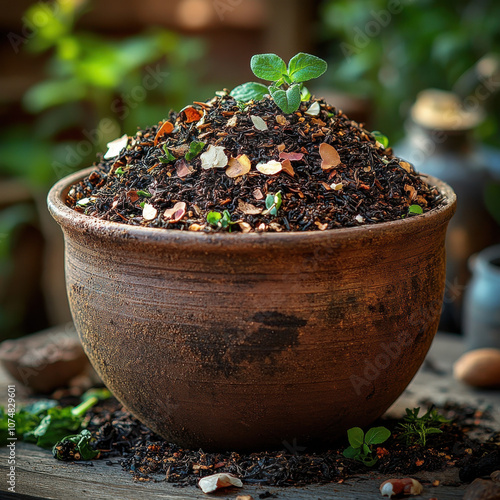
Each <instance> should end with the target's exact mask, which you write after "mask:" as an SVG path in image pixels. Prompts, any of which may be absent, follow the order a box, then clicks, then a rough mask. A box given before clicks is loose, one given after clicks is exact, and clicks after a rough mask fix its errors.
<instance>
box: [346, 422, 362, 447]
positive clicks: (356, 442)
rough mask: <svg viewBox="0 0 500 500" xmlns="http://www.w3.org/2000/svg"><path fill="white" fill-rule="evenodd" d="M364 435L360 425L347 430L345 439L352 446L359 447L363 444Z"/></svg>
mask: <svg viewBox="0 0 500 500" xmlns="http://www.w3.org/2000/svg"><path fill="white" fill-rule="evenodd" d="M364 437H365V433H364V432H363V429H361V428H360V427H351V428H350V429H349V430H348V431H347V439H348V440H349V444H350V445H351V446H352V447H353V448H361V446H363V442H364Z"/></svg>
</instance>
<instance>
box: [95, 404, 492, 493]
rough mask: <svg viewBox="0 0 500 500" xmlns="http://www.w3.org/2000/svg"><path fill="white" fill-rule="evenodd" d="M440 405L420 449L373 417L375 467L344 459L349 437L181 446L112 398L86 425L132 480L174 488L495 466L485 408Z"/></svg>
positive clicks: (465, 471)
mask: <svg viewBox="0 0 500 500" xmlns="http://www.w3.org/2000/svg"><path fill="white" fill-rule="evenodd" d="M438 410H439V412H440V414H441V415H443V416H444V417H446V418H447V419H449V420H450V423H448V424H444V425H443V426H442V427H441V429H442V431H443V432H442V434H433V435H431V436H429V437H428V441H427V445H426V446H425V447H422V446H420V445H418V444H413V445H409V446H408V445H407V444H406V443H405V442H404V441H403V440H402V439H401V436H400V432H399V430H398V426H397V421H395V420H388V419H385V420H383V419H382V420H381V421H380V422H377V425H385V426H386V427H388V428H389V429H390V430H391V432H392V437H391V438H390V439H389V440H388V441H386V442H385V443H383V444H382V445H380V446H379V447H378V448H377V450H376V454H377V456H378V458H379V460H378V462H377V463H376V465H375V466H374V467H372V468H368V467H365V466H364V465H363V464H361V463H360V462H357V461H355V460H351V459H347V458H344V456H343V455H342V452H343V450H344V448H345V447H347V442H339V447H338V448H337V449H331V450H323V451H316V452H315V451H313V450H307V449H306V450H304V451H303V452H294V450H293V449H292V448H290V447H288V448H289V449H285V450H282V451H275V452H262V453H251V454H238V453H235V452H230V451H228V452H227V453H204V452H203V451H202V450H187V449H183V448H180V447H178V446H176V445H174V444H171V443H168V442H166V441H165V440H163V439H162V438H161V437H159V436H157V435H155V434H154V433H153V432H151V431H150V430H149V429H148V428H147V427H146V426H144V425H143V424H141V423H140V422H139V421H138V420H137V419H135V418H134V417H133V416H132V415H131V414H130V413H128V412H126V411H125V410H124V409H123V408H122V407H121V406H120V405H119V403H117V402H116V401H115V400H111V401H107V402H104V403H103V404H102V406H100V407H96V408H94V409H93V410H92V412H91V413H90V423H89V427H88V429H89V430H90V431H91V432H92V434H93V435H94V436H95V437H96V441H95V443H94V447H95V448H96V449H100V450H102V454H101V457H102V459H104V460H107V463H108V464H109V465H111V464H113V463H116V462H113V458H114V457H120V458H119V459H118V461H119V463H120V464H121V466H122V467H123V469H124V470H125V471H128V472H130V474H131V475H132V477H133V479H134V480H136V481H167V482H169V483H173V484H174V485H177V486H187V485H195V484H196V483H197V482H198V480H199V479H200V478H201V477H203V476H207V475H210V474H213V473H216V472H230V473H233V474H235V475H237V476H238V477H240V478H241V480H242V481H243V482H244V483H247V484H262V485H265V486H266V485H268V486H301V485H307V484H314V483H326V482H343V481H344V480H345V479H346V478H348V477H352V476H354V475H356V474H360V473H366V472H368V471H370V470H375V471H378V472H380V473H384V474H395V475H398V476H399V477H401V476H402V477H404V476H408V475H413V474H415V473H417V472H420V471H439V470H443V469H446V468H449V467H460V475H461V478H462V477H463V479H462V480H463V481H464V482H470V481H472V480H473V479H474V478H475V477H480V476H482V475H485V474H489V473H490V472H491V470H490V469H493V470H497V469H498V468H500V464H499V462H498V439H499V435H498V433H497V434H495V433H493V431H492V430H491V429H489V428H488V421H489V418H490V417H489V415H488V411H487V410H478V409H476V408H472V407H469V406H467V405H459V404H455V403H447V404H446V405H444V406H443V407H441V408H438ZM471 431H476V432H478V431H480V433H481V434H482V437H481V438H478V437H476V438H471V437H470V436H469V435H468V434H469V433H471ZM488 471H489V472H488ZM443 484H444V483H443Z"/></svg>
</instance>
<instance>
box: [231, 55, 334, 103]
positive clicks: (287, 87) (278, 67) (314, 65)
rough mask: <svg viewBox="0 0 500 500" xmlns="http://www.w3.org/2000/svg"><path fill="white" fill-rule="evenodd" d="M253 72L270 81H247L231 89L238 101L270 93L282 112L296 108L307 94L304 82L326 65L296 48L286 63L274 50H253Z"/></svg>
mask: <svg viewBox="0 0 500 500" xmlns="http://www.w3.org/2000/svg"><path fill="white" fill-rule="evenodd" d="M250 67H251V68H252V71H253V73H254V75H255V76H257V77H258V78H262V80H266V81H269V82H272V83H271V85H269V86H268V87H266V86H265V85H263V84H261V83H255V82H248V83H244V84H242V85H239V86H238V87H236V88H234V89H233V90H232V91H231V95H232V96H233V97H234V98H235V99H236V100H238V101H243V102H246V101H250V100H260V99H262V98H263V97H264V96H265V95H266V94H270V95H271V97H272V98H273V100H274V102H275V103H276V105H277V106H278V107H279V108H280V109H281V110H282V111H283V112H284V113H293V112H294V111H297V109H299V106H300V102H301V100H307V99H309V98H310V93H309V92H308V90H307V89H306V88H305V87H304V85H303V83H304V82H307V81H308V80H312V79H314V78H318V77H319V76H321V75H322V74H323V73H324V72H325V71H326V69H327V64H326V62H325V61H324V60H323V59H320V58H319V57H316V56H313V55H311V54H306V53H304V52H299V53H298V54H297V55H295V56H294V57H292V58H291V59H290V61H289V62H288V66H287V65H286V63H285V61H283V59H281V57H279V56H277V55H276V54H256V55H254V56H253V57H252V59H251V61H250Z"/></svg>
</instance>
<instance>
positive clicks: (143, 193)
mask: <svg viewBox="0 0 500 500" xmlns="http://www.w3.org/2000/svg"><path fill="white" fill-rule="evenodd" d="M137 195H138V196H144V197H146V198H151V196H153V195H152V194H151V193H149V192H148V191H142V190H141V189H139V191H137Z"/></svg>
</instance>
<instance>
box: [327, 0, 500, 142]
mask: <svg viewBox="0 0 500 500" xmlns="http://www.w3.org/2000/svg"><path fill="white" fill-rule="evenodd" d="M318 19H320V22H321V26H320V32H321V35H320V36H321V38H322V40H323V43H324V46H325V47H326V50H327V51H328V59H327V60H328V61H330V60H332V61H335V71H334V72H329V73H328V76H327V78H328V84H329V85H331V86H334V87H335V88H337V89H340V90H344V91H346V92H348V93H350V94H355V95H359V96H362V97H368V98H370V99H371V100H373V102H374V107H375V115H376V116H375V118H374V119H373V120H374V122H376V123H378V124H380V127H383V130H386V131H387V132H388V133H389V136H390V137H391V140H392V141H393V142H394V143H395V142H396V141H397V140H399V139H400V138H401V137H402V135H403V134H404V128H403V127H402V123H401V119H400V120H398V119H397V117H398V116H400V109H401V107H402V105H403V106H404V108H405V109H407V107H408V105H409V104H410V103H411V102H412V101H414V99H415V97H416V95H417V94H418V92H419V91H421V90H423V89H426V88H441V89H444V90H451V89H453V88H454V86H455V84H456V82H457V80H458V79H459V77H460V76H461V75H462V74H463V73H464V72H465V71H467V70H468V69H469V68H471V67H472V66H473V65H474V64H475V63H476V62H477V61H478V60H479V59H480V58H481V57H483V56H484V55H485V54H486V53H488V52H493V53H497V54H498V53H499V52H500V30H498V22H497V20H498V19H500V2H494V1H487V2H485V3H484V4H481V5H479V4H477V5H475V6H474V8H473V7H472V4H471V3H470V1H469V0H456V1H454V2H453V5H452V6H451V5H450V4H448V3H446V2H441V1H439V0H421V1H419V2H410V1H408V2H387V1H386V0H359V1H357V2H352V1H351V0H323V1H322V2H321V7H320V13H319V17H318ZM483 91H484V90H483ZM473 99H474V101H475V97H473ZM479 100H481V98H480V99H479ZM333 104H335V103H333ZM496 104H497V105H496V106H495V105H491V106H488V109H487V112H488V113H489V120H490V121H491V123H492V125H493V126H492V127H489V128H488V129H484V130H482V131H481V137H482V138H483V139H488V140H489V142H491V143H492V144H494V145H498V129H499V124H500V107H499V106H498V97H497V98H496Z"/></svg>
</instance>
